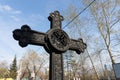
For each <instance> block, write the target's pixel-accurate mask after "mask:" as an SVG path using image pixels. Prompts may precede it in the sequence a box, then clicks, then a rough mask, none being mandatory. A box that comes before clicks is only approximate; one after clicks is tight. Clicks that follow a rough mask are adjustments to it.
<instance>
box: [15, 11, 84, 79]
mask: <svg viewBox="0 0 120 80" xmlns="http://www.w3.org/2000/svg"><path fill="white" fill-rule="evenodd" d="M48 19H49V21H50V22H51V25H50V30H48V31H47V32H46V33H42V32H38V31H34V30H31V28H30V27H29V26H28V25H23V26H22V27H21V29H16V30H14V31H13V37H14V39H16V40H18V41H19V45H20V46H21V47H26V46H27V45H28V44H33V45H39V46H43V47H44V48H45V50H46V51H47V52H48V53H49V54H50V65H49V66H50V67H49V80H64V76H63V74H64V73H63V56H62V53H64V52H66V51H67V50H73V51H76V52H77V53H78V54H80V53H81V52H84V50H85V49H86V44H85V43H84V42H83V40H82V39H78V40H75V39H70V38H69V36H68V35H67V33H66V32H65V31H63V30H62V29H61V25H62V21H63V16H61V15H60V13H59V12H58V11H54V12H53V13H50V16H49V17H48Z"/></svg>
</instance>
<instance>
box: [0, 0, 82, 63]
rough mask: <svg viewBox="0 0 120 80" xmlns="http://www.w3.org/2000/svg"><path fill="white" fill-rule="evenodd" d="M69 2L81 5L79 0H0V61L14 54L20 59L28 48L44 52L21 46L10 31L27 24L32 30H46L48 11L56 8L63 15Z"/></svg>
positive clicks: (10, 58)
mask: <svg viewBox="0 0 120 80" xmlns="http://www.w3.org/2000/svg"><path fill="white" fill-rule="evenodd" d="M70 4H73V5H75V6H76V7H77V8H80V7H81V6H82V5H81V3H80V0H0V61H3V60H7V61H11V60H13V58H14V56H15V55H16V56H17V58H18V59H20V58H21V57H22V56H23V54H24V53H25V52H26V51H27V50H29V49H33V50H35V51H38V52H39V53H42V52H45V50H44V49H43V48H42V47H40V46H35V45H34V46H33V45H28V46H27V47H25V48H21V47H20V46H19V45H18V42H17V41H16V40H14V39H13V36H12V35H13V34H12V31H13V30H15V29H20V28H21V26H22V25H24V24H27V25H29V26H30V27H31V29H33V30H37V31H40V32H47V31H48V30H49V28H50V22H49V21H48V18H47V17H48V16H49V13H51V12H53V11H55V10H58V11H60V13H61V15H63V14H62V13H63V12H64V11H65V10H66V9H67V8H68V6H69V5H70ZM63 16H64V15H63ZM63 23H64V22H63ZM65 24H66V23H64V24H63V25H65Z"/></svg>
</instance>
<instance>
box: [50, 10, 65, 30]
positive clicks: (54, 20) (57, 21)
mask: <svg viewBox="0 0 120 80" xmlns="http://www.w3.org/2000/svg"><path fill="white" fill-rule="evenodd" d="M48 19H49V21H50V22H51V28H61V21H63V20H64V18H63V16H61V15H60V13H59V12H58V11H54V13H50V16H49V17H48Z"/></svg>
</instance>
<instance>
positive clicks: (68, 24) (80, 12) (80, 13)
mask: <svg viewBox="0 0 120 80" xmlns="http://www.w3.org/2000/svg"><path fill="white" fill-rule="evenodd" d="M95 1H96V0H93V1H92V2H91V3H90V4H89V5H88V6H87V7H85V8H84V9H83V10H82V11H81V12H80V13H78V15H76V16H75V17H74V18H73V19H72V20H71V21H70V22H68V23H67V24H66V25H65V26H64V27H63V29H64V28H65V27H67V26H68V25H69V24H70V23H71V22H73V21H74V20H75V19H76V18H77V17H78V16H79V15H80V14H81V13H83V12H84V11H85V10H86V9H87V8H88V7H90V6H91V5H92V4H93V3H94V2H95Z"/></svg>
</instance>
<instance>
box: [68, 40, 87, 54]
mask: <svg viewBox="0 0 120 80" xmlns="http://www.w3.org/2000/svg"><path fill="white" fill-rule="evenodd" d="M86 47H87V45H86V44H85V43H84V42H83V40H82V39H78V40H75V39H71V40H70V43H69V50H74V51H76V52H77V53H78V54H80V53H83V52H84V50H85V49H86Z"/></svg>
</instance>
